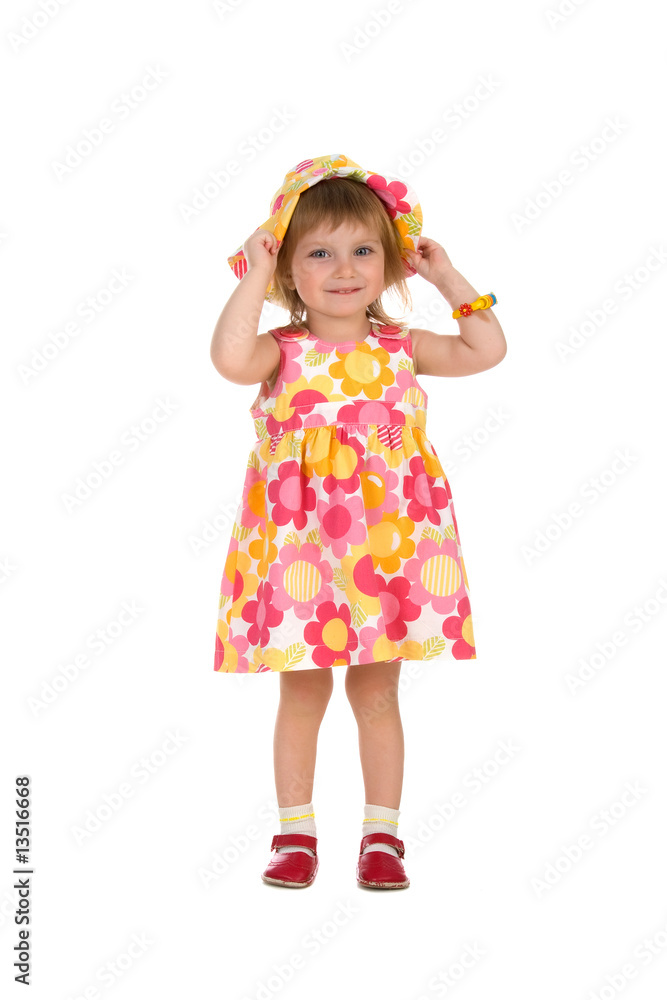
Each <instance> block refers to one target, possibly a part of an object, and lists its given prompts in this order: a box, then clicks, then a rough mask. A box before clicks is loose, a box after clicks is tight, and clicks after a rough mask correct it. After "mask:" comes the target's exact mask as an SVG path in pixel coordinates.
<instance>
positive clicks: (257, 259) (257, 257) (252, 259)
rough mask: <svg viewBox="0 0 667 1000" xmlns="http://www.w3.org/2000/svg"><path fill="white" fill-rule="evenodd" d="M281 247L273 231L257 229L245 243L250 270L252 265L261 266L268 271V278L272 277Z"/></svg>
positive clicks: (244, 249) (244, 250)
mask: <svg viewBox="0 0 667 1000" xmlns="http://www.w3.org/2000/svg"><path fill="white" fill-rule="evenodd" d="M279 249H280V247H279V244H278V240H277V239H276V237H275V236H274V235H273V233H270V232H268V230H266V229H261V228H260V229H256V230H255V232H254V233H253V234H252V235H251V236H249V237H248V239H247V240H246V241H245V243H244V244H243V253H244V255H245V259H246V260H247V262H248V270H250V268H251V267H256V268H260V269H262V270H264V271H266V275H267V278H271V277H272V275H273V272H274V271H275V269H276V264H277V262H278V250H279Z"/></svg>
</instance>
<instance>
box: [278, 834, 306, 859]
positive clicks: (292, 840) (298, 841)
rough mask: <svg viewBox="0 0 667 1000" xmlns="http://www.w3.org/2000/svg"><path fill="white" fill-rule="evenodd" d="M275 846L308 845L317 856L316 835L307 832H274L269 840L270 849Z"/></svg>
mask: <svg viewBox="0 0 667 1000" xmlns="http://www.w3.org/2000/svg"><path fill="white" fill-rule="evenodd" d="M276 847H308V848H309V849H310V850H311V851H312V852H313V854H314V855H315V856H317V837H311V836H310V834H308V833H276V834H274V837H273V840H272V841H271V850H273V849H274V848H276Z"/></svg>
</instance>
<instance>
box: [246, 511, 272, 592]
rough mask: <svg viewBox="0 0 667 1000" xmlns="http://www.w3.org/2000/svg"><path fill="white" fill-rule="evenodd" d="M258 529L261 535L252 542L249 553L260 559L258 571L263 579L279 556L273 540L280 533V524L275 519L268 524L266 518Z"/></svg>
mask: <svg viewBox="0 0 667 1000" xmlns="http://www.w3.org/2000/svg"><path fill="white" fill-rule="evenodd" d="M267 529H268V530H267ZM257 531H258V533H259V536H260V537H259V538H256V539H255V540H254V541H253V542H250V544H249V545H248V554H249V555H250V556H251V558H253V559H257V560H258V565H257V572H258V573H259V575H260V577H261V578H262V579H265V578H266V574H267V573H268V571H269V566H270V565H271V563H272V562H274V561H275V559H277V557H278V546H277V545H274V544H273V540H274V538H275V537H276V535H277V534H278V526H277V525H276V524H274V523H273V521H269V522H268V524H267V522H266V520H264V521H262V522H261V524H258V525H257ZM253 593H254V591H253Z"/></svg>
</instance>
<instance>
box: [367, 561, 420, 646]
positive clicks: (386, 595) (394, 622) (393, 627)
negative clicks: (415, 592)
mask: <svg viewBox="0 0 667 1000" xmlns="http://www.w3.org/2000/svg"><path fill="white" fill-rule="evenodd" d="M376 579H377V580H378V584H379V586H380V592H379V593H380V604H381V606H382V618H383V620H384V624H385V628H386V631H387V638H388V639H390V640H391V641H392V642H400V641H401V639H404V638H405V636H406V635H407V632H408V626H407V625H406V622H414V621H417V619H418V618H419V615H420V614H421V607H420V606H419V605H418V604H413V602H412V601H411V600H410V599H409V597H408V594H409V593H410V581H409V580H406V579H405V578H404V577H400V576H395V577H392V578H391V579H390V580H388V581H387V582H385V581H384V580H383V579H382V577H380V576H379V575H378V576H377V577H376Z"/></svg>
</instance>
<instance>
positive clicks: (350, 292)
mask: <svg viewBox="0 0 667 1000" xmlns="http://www.w3.org/2000/svg"><path fill="white" fill-rule="evenodd" d="M327 291H329V292H330V293H331V294H332V295H353V294H354V292H358V291H360V289H359V288H348V289H342V288H329V289H327Z"/></svg>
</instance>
